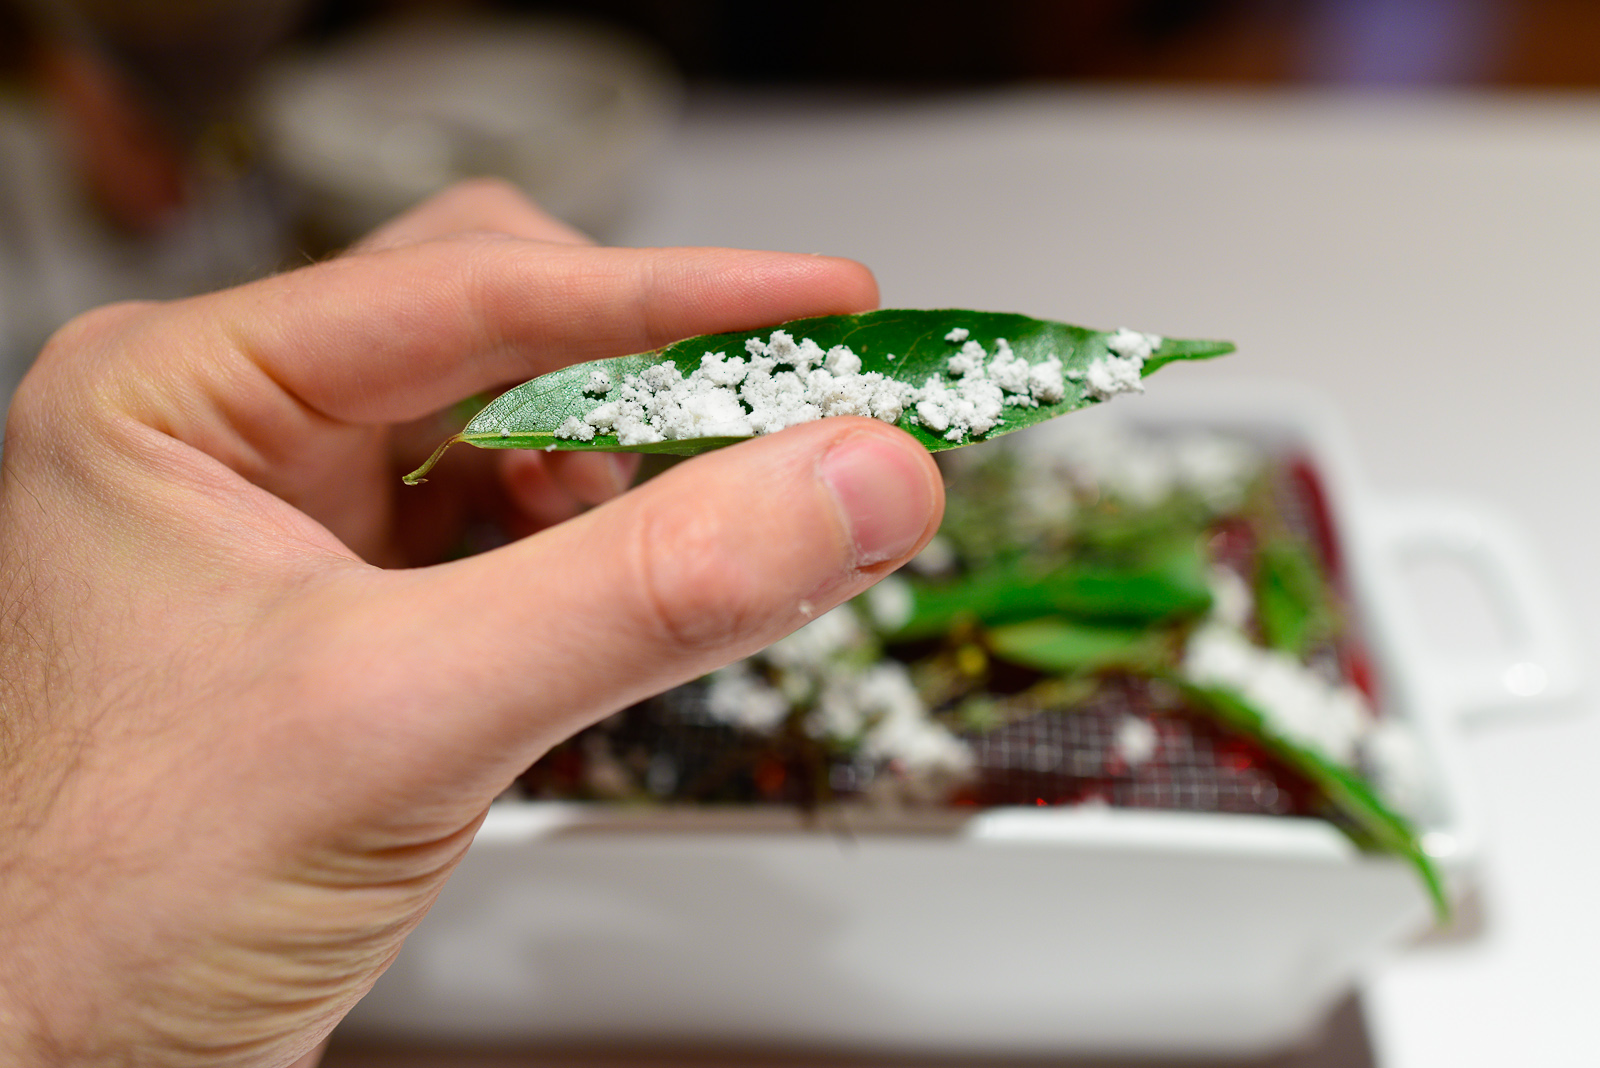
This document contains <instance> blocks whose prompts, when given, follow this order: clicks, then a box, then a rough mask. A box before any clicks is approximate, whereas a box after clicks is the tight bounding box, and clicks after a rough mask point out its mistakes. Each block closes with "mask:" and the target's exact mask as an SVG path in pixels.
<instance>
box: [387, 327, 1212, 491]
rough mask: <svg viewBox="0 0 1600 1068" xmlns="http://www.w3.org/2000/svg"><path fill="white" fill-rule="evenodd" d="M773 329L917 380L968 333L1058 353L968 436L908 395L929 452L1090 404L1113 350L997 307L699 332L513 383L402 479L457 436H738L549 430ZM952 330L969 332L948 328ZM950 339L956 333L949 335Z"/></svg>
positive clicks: (1108, 335) (945, 376) (1180, 346)
mask: <svg viewBox="0 0 1600 1068" xmlns="http://www.w3.org/2000/svg"><path fill="white" fill-rule="evenodd" d="M775 329H781V330H784V331H787V332H788V333H789V334H790V335H791V336H792V337H793V338H794V339H795V340H796V341H797V342H798V341H800V340H802V339H810V340H811V341H813V342H815V343H816V344H817V345H818V346H820V347H821V348H822V349H823V350H824V351H826V350H829V349H832V348H833V347H834V346H839V345H843V346H848V347H849V348H850V350H851V351H852V352H853V353H854V354H855V355H856V356H858V357H859V358H860V360H861V373H863V374H866V373H871V372H877V373H879V374H881V375H883V376H884V377H885V378H888V379H893V380H894V381H896V382H899V383H902V384H904V385H906V386H911V387H919V388H920V387H922V386H923V385H924V384H925V383H926V382H927V380H928V379H929V378H930V377H935V378H938V379H941V380H943V381H946V382H952V381H954V379H953V378H952V375H951V371H950V367H949V361H950V357H952V356H954V355H956V354H957V353H958V352H959V351H960V349H961V346H962V344H963V343H964V342H965V341H967V340H971V341H976V342H978V343H979V344H980V345H982V346H983V348H984V350H985V352H986V353H991V354H992V353H993V352H994V351H995V350H996V347H997V342H998V341H999V340H1000V339H1004V340H1005V341H1006V342H1007V343H1009V345H1010V347H1011V350H1012V352H1013V353H1014V354H1015V355H1016V356H1018V357H1020V358H1022V359H1024V360H1026V361H1027V362H1028V363H1029V364H1031V365H1033V366H1038V365H1040V364H1044V363H1047V362H1048V361H1049V360H1050V359H1052V358H1056V359H1059V360H1060V361H1061V365H1062V371H1063V375H1064V378H1063V384H1064V387H1065V388H1064V393H1063V395H1062V396H1061V398H1060V399H1059V400H1055V401H1048V402H1047V401H1046V400H1042V399H1038V398H1034V399H1033V401H1032V402H1030V403H1022V404H1008V405H1007V406H1006V407H1005V408H1004V409H1003V412H1002V414H1001V417H1000V420H999V422H998V423H997V424H996V425H995V426H994V427H993V428H992V429H990V430H989V431H987V432H986V433H984V434H981V435H971V434H967V435H961V436H960V437H958V438H957V439H955V440H951V439H950V438H948V437H947V436H946V434H945V433H944V432H940V431H936V430H933V429H930V428H929V427H927V426H924V425H922V423H921V422H919V419H918V416H917V413H916V405H915V404H910V405H907V406H906V407H905V410H904V411H903V413H902V414H901V416H900V418H899V420H898V422H897V425H899V426H900V427H901V428H902V429H904V430H906V431H908V432H909V433H910V434H912V435H913V436H914V437H916V438H917V440H918V441H920V442H922V444H923V445H924V446H926V447H927V448H928V450H929V451H930V452H937V451H940V450H943V449H951V448H956V447H957V446H959V445H967V444H971V443H973V442H974V441H987V440H989V439H992V438H996V437H999V436H1000V435H1002V434H1009V433H1011V432H1012V431H1015V430H1021V429H1022V428H1024V427H1028V426H1032V425H1034V424H1035V423H1040V422H1043V421H1044V420H1046V419H1052V418H1054V417H1055V416H1058V415H1062V414H1065V413H1066V412H1070V411H1075V410H1077V409H1079V408H1083V407H1086V406H1088V405H1091V404H1095V403H1098V402H1099V400H1100V399H1101V398H1100V396H1099V394H1097V393H1096V392H1095V391H1094V390H1092V389H1091V388H1090V386H1089V384H1088V381H1087V376H1088V373H1089V369H1090V367H1091V365H1092V364H1094V362H1095V361H1096V360H1101V359H1103V358H1106V357H1108V356H1110V357H1115V356H1116V355H1117V354H1116V352H1114V351H1113V349H1112V348H1111V347H1110V342H1111V341H1112V339H1113V338H1114V337H1115V336H1116V335H1115V333H1114V332H1111V331H1099V330H1090V329H1087V328H1085V327H1081V326H1070V325H1068V324H1066V323H1058V322H1052V321H1050V320H1046V319H1032V318H1029V317H1028V316H1025V315H1016V314H1011V313H1006V312H984V311H966V310H962V309H950V308H946V309H934V310H922V309H909V310H904V309H902V310H896V309H885V310H881V311H873V312H865V313H862V314H859V315H827V316H821V317H818V318H812V319H797V320H794V321H793V322H789V323H784V324H781V325H779V326H777V327H766V328H763V329H760V330H743V331H735V332H733V333H727V334H703V335H701V336H699V337H691V338H686V339H684V340H683V341H677V342H674V343H672V344H671V345H668V346H666V347H665V348H662V349H657V350H655V351H654V352H644V353H638V354H636V355H632V356H619V357H615V358H613V359H608V360H595V361H591V362H589V363H581V364H574V365H572V366H570V367H565V368H562V369H561V370H559V371H554V372H552V373H550V374H547V375H542V376H540V377H539V378H535V379H533V380H532V381H530V382H525V383H523V384H522V385H520V386H516V387H515V388H513V389H511V390H508V391H507V392H505V393H503V394H501V395H500V396H499V397H497V398H496V399H495V400H494V401H493V402H492V403H491V404H489V405H488V406H487V407H485V408H484V409H483V410H482V411H480V412H479V413H478V414H477V415H476V416H475V417H474V418H473V419H472V421H471V422H470V423H468V424H467V426H466V428H465V429H464V430H463V431H462V432H461V433H460V434H457V435H456V436H455V437H453V438H451V439H449V440H448V441H446V442H445V443H444V444H442V445H440V446H439V448H438V450H437V451H435V452H434V454H433V456H431V457H430V458H429V459H428V461H427V463H425V464H423V466H422V467H420V468H419V469H417V470H416V471H414V472H412V473H411V474H409V475H407V476H406V477H405V481H406V482H407V483H408V484H414V483H416V482H420V481H422V476H423V475H425V474H426V473H427V472H428V470H429V469H430V468H431V467H432V466H433V465H434V463H436V462H437V461H438V459H439V456H440V455H441V454H442V453H443V452H444V450H445V449H446V448H448V447H449V446H450V445H452V444H454V443H455V442H458V441H464V442H466V443H467V444H469V445H476V446H478V447H479V448H486V449H545V450H563V451H570V450H587V451H600V452H654V453H668V454H673V455H679V456H692V455H695V454H697V453H701V452H705V451H707V450H710V449H716V448H721V447H722V446H725V445H731V444H734V443H735V442H738V441H743V440H745V438H744V437H704V438H678V439H669V440H664V441H657V442H651V443H641V444H629V445H623V444H621V443H620V442H619V441H618V439H617V435H616V434H615V433H609V432H607V433H596V434H595V435H594V437H593V438H592V439H591V440H588V441H583V440H579V439H578V438H575V437H566V436H559V435H558V434H557V430H558V429H559V428H560V427H561V426H562V424H563V423H566V421H567V420H569V419H573V420H577V421H578V422H580V423H581V422H583V421H584V419H585V417H586V416H588V414H589V413H590V412H591V411H593V410H594V409H595V408H596V407H597V406H599V405H600V404H602V403H604V402H605V401H606V400H608V399H615V398H616V396H617V393H618V388H619V387H620V386H621V385H622V384H623V383H624V382H625V381H626V380H627V379H628V377H629V376H630V375H639V374H640V373H642V372H644V371H645V370H647V369H649V368H652V367H656V366H659V365H662V364H666V363H668V362H671V363H672V364H673V365H674V366H675V368H676V369H677V370H678V371H679V372H680V373H682V374H685V375H687V374H689V373H690V372H692V371H694V370H696V369H697V368H699V367H700V363H701V358H702V357H704V356H706V355H708V354H715V353H722V354H725V355H726V356H728V357H741V358H742V357H743V356H744V355H745V353H746V347H745V346H746V342H749V341H752V340H754V341H757V342H765V341H767V340H768V339H769V338H770V336H771V334H772V332H773V330H775ZM953 331H966V332H967V333H966V334H965V335H962V334H959V333H956V334H952V332H953ZM952 337H954V338H957V339H959V340H952ZM1232 351H1233V345H1232V344H1231V343H1230V342H1226V341H1184V340H1176V339H1161V341H1160V344H1159V345H1158V346H1156V347H1155V349H1154V350H1153V351H1151V353H1150V355H1149V356H1147V357H1145V359H1144V361H1143V366H1142V368H1141V369H1140V373H1141V374H1142V375H1148V374H1150V373H1151V372H1153V371H1155V370H1157V369H1158V368H1161V367H1164V366H1166V365H1167V364H1169V363H1171V362H1173V361H1175V360H1199V359H1207V358H1210V357H1212V356H1220V355H1222V354H1223V353H1227V352H1232ZM597 371H603V372H604V373H605V380H606V381H608V382H609V383H610V388H609V391H608V392H600V391H597V390H596V389H595V388H594V387H593V386H592V384H591V383H592V378H591V376H593V375H594V373H595V372H597Z"/></svg>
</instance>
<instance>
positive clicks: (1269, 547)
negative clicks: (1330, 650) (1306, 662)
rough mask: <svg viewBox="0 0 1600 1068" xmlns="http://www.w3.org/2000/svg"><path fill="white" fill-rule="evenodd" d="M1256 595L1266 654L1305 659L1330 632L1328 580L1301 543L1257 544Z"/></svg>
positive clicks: (1280, 540)
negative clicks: (1278, 652)
mask: <svg viewBox="0 0 1600 1068" xmlns="http://www.w3.org/2000/svg"><path fill="white" fill-rule="evenodd" d="M1255 595H1256V617H1257V621H1258V622H1259V623H1260V626H1261V636H1262V638H1263V639H1264V640H1265V641H1266V643H1267V645H1268V646H1269V647H1270V648H1273V649H1281V650H1283V651H1284V652H1286V653H1289V654H1290V655H1292V656H1295V657H1300V658H1304V656H1305V655H1306V652H1307V651H1308V650H1309V649H1310V648H1311V646H1312V645H1313V644H1314V643H1315V642H1316V641H1317V640H1318V639H1320V638H1324V637H1326V636H1327V635H1328V634H1329V633H1330V632H1331V631H1332V629H1333V627H1334V623H1335V612H1334V608H1333V603H1332V599H1331V597H1330V595H1329V592H1328V582H1327V579H1325V578H1324V577H1323V575H1322V569H1321V567H1320V566H1319V565H1318V563H1317V560H1316V557H1315V556H1313V555H1312V552H1311V549H1310V547H1309V546H1308V545H1306V544H1305V543H1304V542H1301V541H1298V540H1296V539H1291V538H1275V539H1271V540H1268V541H1266V542H1264V543H1262V545H1261V549H1260V552H1259V553H1258V554H1257V563H1256V575H1255Z"/></svg>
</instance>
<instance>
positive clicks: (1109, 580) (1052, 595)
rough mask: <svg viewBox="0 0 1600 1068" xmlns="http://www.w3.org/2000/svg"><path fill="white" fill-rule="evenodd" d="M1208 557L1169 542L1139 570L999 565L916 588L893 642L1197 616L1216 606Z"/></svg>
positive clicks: (1069, 563) (1086, 564)
mask: <svg viewBox="0 0 1600 1068" xmlns="http://www.w3.org/2000/svg"><path fill="white" fill-rule="evenodd" d="M1207 577H1208V576H1207V567H1206V561H1205V557H1204V555H1203V554H1202V552H1201V548H1200V545H1199V543H1198V542H1197V541H1195V540H1193V539H1190V540H1188V541H1186V542H1185V541H1178V542H1170V543H1168V545H1167V547H1166V551H1165V552H1164V553H1162V554H1161V555H1160V556H1153V557H1152V558H1150V559H1148V560H1142V561H1138V562H1137V563H1136V564H1134V565H1132V566H1128V565H1120V566H1119V565H1109V566H1108V565H1106V564H1102V563H1097V562H1094V561H1090V560H1084V559H1068V560H1066V561H1062V562H1059V563H1058V564H1057V566H1056V567H1054V568H1051V569H1049V570H1041V569H1040V568H1038V567H1037V566H1035V565H1033V564H1031V563H1028V562H1022V563H1017V564H1000V565H996V566H995V567H993V568H990V569H987V570H984V571H981V572H978V573H975V574H972V575H965V576H962V577H961V578H960V579H958V580H957V581H955V582H951V583H946V584H941V585H934V584H932V583H921V582H919V583H916V584H915V585H913V587H912V602H911V605H912V606H911V614H910V615H909V616H907V617H906V619H905V621H904V622H903V623H902V624H901V625H900V626H899V627H897V628H895V629H894V630H892V631H891V632H890V633H889V634H888V635H887V636H888V637H889V638H891V639H894V640H905V639H914V638H926V637H933V636H936V635H939V634H943V633H945V632H946V631H948V630H949V629H950V628H951V627H953V626H955V625H956V624H958V623H960V622H962V621H967V622H974V623H979V622H981V623H983V624H985V625H986V626H991V627H992V626H999V625H1002V624H1006V623H1020V622H1023V621H1026V620H1030V619H1038V618H1041V617H1064V618H1068V619H1073V620H1078V621H1080V622H1083V621H1093V622H1098V623H1105V624H1118V625H1124V626H1139V625H1148V624H1152V623H1159V622H1165V621H1169V620H1175V619H1189V618H1198V617H1199V616H1201V615H1204V614H1205V613H1206V612H1207V611H1208V610H1209V609H1210V608H1211V588H1210V586H1209V584H1208V583H1207Z"/></svg>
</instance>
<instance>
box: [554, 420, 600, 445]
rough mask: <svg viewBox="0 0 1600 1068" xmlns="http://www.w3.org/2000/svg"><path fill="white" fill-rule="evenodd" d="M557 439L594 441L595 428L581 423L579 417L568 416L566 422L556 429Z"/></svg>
mask: <svg viewBox="0 0 1600 1068" xmlns="http://www.w3.org/2000/svg"><path fill="white" fill-rule="evenodd" d="M556 437H558V438H572V439H575V440H577V441H593V440H594V427H593V426H591V425H590V424H588V423H585V422H581V421H579V419H578V417H577V416H568V417H567V419H566V421H565V422H564V423H562V424H561V425H560V426H559V427H557V428H556Z"/></svg>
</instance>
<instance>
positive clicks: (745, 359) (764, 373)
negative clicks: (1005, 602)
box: [555, 327, 1161, 446]
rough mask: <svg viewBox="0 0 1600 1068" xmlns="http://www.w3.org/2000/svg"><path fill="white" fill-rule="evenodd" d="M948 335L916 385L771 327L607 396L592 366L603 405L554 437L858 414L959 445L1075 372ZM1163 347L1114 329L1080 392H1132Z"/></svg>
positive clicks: (769, 425) (672, 431)
mask: <svg viewBox="0 0 1600 1068" xmlns="http://www.w3.org/2000/svg"><path fill="white" fill-rule="evenodd" d="M945 340H946V341H948V342H950V343H951V344H958V345H960V349H959V350H958V351H956V352H955V353H953V354H952V355H951V356H950V357H949V359H948V360H947V362H946V365H945V370H946V374H945V375H930V376H928V378H927V379H926V381H924V382H923V384H922V385H920V386H914V385H910V384H908V383H905V382H901V381H899V380H898V379H895V378H890V377H888V376H886V375H883V374H881V373H879V372H877V371H867V372H863V371H862V370H861V368H862V361H861V357H860V355H859V354H857V353H856V352H854V351H853V350H851V349H850V347H849V346H847V345H835V346H833V347H832V348H830V349H828V350H827V351H823V349H822V346H820V345H818V344H817V343H816V342H815V341H813V340H812V339H811V338H801V339H799V340H796V339H795V338H794V336H793V335H792V334H790V333H789V332H788V331H786V330H774V331H773V332H772V334H771V336H769V337H768V338H767V340H765V341H763V340H761V339H760V338H759V337H754V338H750V339H748V340H747V341H746V342H745V346H744V347H745V355H744V356H742V357H741V356H729V355H727V354H726V353H723V352H708V353H706V354H704V355H703V356H701V358H700V365H699V366H698V367H696V368H694V369H693V370H692V371H690V372H689V373H688V374H687V375H685V374H684V373H683V372H682V371H680V370H679V369H678V367H677V364H676V362H675V361H672V360H667V361H664V362H662V363H660V364H656V365H654V366H651V367H648V368H646V369H645V370H643V371H641V372H639V373H637V374H630V375H628V376H626V377H625V378H624V379H623V381H622V383H621V385H620V386H619V387H617V388H616V389H615V391H614V392H613V390H612V385H611V382H610V379H609V376H605V373H604V372H603V371H595V372H594V373H593V374H591V375H590V378H589V386H588V387H586V390H585V391H586V392H598V393H600V394H601V395H602V396H606V397H607V398H608V399H607V400H606V401H604V402H603V403H601V404H598V405H596V406H595V408H594V409H593V410H591V411H590V412H589V413H588V415H587V416H585V417H584V418H583V419H568V420H566V421H565V422H563V423H562V424H561V426H559V427H558V428H556V431H555V436H556V437H558V438H565V439H568V440H577V441H591V440H593V438H594V436H595V434H596V433H597V432H598V433H613V434H616V436H617V441H618V443H619V444H621V445H623V446H633V445H647V444H654V443H656V442H660V441H676V440H683V439H686V438H708V437H730V438H738V437H752V436H754V435H757V434H771V433H775V432H776V431H779V430H783V429H785V428H787V427H791V426H796V425H798V424H800V423H806V422H810V421H811V420H813V419H823V418H827V417H831V416H836V415H858V416H868V417H871V418H873V419H880V420H882V421H883V422H886V423H896V422H899V421H901V420H902V419H909V421H910V422H911V423H913V424H914V425H918V426H921V427H923V428H925V429H926V430H928V431H929V432H931V433H934V434H940V435H943V436H944V438H945V439H946V440H947V441H951V442H962V441H966V440H967V439H968V438H972V437H982V436H983V435H985V434H988V433H989V432H990V431H992V430H994V429H995V428H996V427H998V426H1000V425H1001V423H1002V422H1003V421H1004V416H1005V410H1006V409H1007V408H1010V407H1021V408H1036V407H1038V406H1039V405H1041V404H1057V403H1060V402H1061V401H1063V400H1065V399H1066V397H1067V380H1068V379H1069V378H1070V379H1074V380H1075V379H1076V378H1077V377H1078V374H1076V373H1074V372H1068V371H1066V370H1065V369H1064V368H1063V365H1062V363H1061V359H1060V357H1058V356H1054V355H1050V356H1047V357H1045V358H1044V359H1043V360H1041V361H1040V362H1038V363H1030V362H1029V361H1028V360H1027V359H1025V358H1023V357H1021V356H1018V355H1017V354H1016V353H1015V352H1014V351H1012V348H1011V345H1010V343H1009V342H1007V341H1006V339H1005V338H997V339H996V340H995V343H994V351H993V352H989V351H987V350H985V348H984V347H983V345H982V344H981V343H979V342H977V341H975V340H972V338H971V333H970V331H968V330H967V329H966V328H964V327H956V328H955V329H953V330H951V331H950V332H949V333H948V334H946V335H945ZM1160 343H1161V339H1160V338H1158V337H1155V336H1154V335H1151V334H1139V333H1136V332H1134V331H1131V330H1119V331H1118V332H1117V333H1116V334H1115V335H1113V336H1112V338H1111V340H1110V341H1109V342H1108V345H1109V346H1110V347H1111V348H1112V350H1113V352H1114V353H1116V355H1107V356H1103V357H1101V358H1100V359H1099V360H1097V361H1095V363H1094V364H1093V365H1092V366H1091V367H1090V368H1089V370H1088V374H1087V378H1088V386H1087V388H1088V392H1089V393H1090V394H1091V395H1092V396H1094V397H1096V398H1099V399H1104V398H1105V397H1108V396H1111V395H1112V394H1115V393H1122V392H1127V391H1129V390H1137V389H1141V388H1142V386H1141V384H1140V382H1139V373H1140V367H1141V366H1142V364H1143V361H1144V357H1145V356H1147V355H1149V353H1150V352H1152V351H1154V349H1155V347H1156V346H1158V345H1159V344H1160ZM885 358H886V359H890V360H892V359H894V357H893V356H887V355H886V357H885ZM602 382H603V384H604V387H605V388H604V390H603V391H602V390H601V388H600V387H601V385H602Z"/></svg>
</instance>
